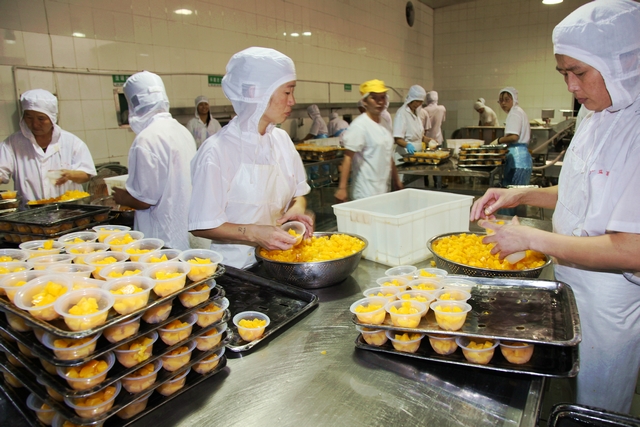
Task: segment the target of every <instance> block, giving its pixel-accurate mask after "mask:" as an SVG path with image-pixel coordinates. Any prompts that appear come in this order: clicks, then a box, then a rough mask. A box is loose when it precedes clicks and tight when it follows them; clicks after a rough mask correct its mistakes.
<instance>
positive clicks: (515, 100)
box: [498, 86, 518, 106]
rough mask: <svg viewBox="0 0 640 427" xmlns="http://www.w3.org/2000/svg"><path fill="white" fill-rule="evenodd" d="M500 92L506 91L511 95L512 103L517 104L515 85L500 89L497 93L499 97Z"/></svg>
mask: <svg viewBox="0 0 640 427" xmlns="http://www.w3.org/2000/svg"><path fill="white" fill-rule="evenodd" d="M502 92H507V93H508V94H509V95H511V98H513V105H514V106H515V105H518V91H517V90H516V88H515V87H511V86H507V87H505V88H504V89H502V90H500V93H498V97H500V95H501V94H502Z"/></svg>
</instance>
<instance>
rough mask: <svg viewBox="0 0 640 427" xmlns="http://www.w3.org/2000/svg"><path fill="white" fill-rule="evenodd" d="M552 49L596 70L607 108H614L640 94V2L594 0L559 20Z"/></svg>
mask: <svg viewBox="0 0 640 427" xmlns="http://www.w3.org/2000/svg"><path fill="white" fill-rule="evenodd" d="M553 52H554V54H556V55H566V56H570V57H571V58H574V59H577V60H578V61H582V62H584V63H585V64H587V65H590V66H591V67H593V68H595V69H596V70H598V71H599V72H600V74H601V75H602V78H603V79H604V82H605V85H606V86H607V90H608V91H609V95H610V96H611V102H612V105H611V107H609V108H607V110H609V111H617V110H620V109H623V108H626V107H628V106H629V105H631V104H632V103H633V102H634V101H635V100H636V98H637V97H638V96H639V95H640V4H638V3H637V2H635V1H631V0H608V1H594V2H590V3H587V4H585V5H584V6H581V7H579V8H578V9H576V10H575V11H573V12H572V13H571V14H570V15H569V16H567V17H566V18H565V19H563V20H562V21H561V22H560V23H559V24H558V25H557V26H556V27H555V28H554V30H553Z"/></svg>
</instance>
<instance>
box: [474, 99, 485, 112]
mask: <svg viewBox="0 0 640 427" xmlns="http://www.w3.org/2000/svg"><path fill="white" fill-rule="evenodd" d="M484 107H485V105H484V104H483V103H482V102H480V101H478V102H476V103H475V104H473V109H474V110H476V111H479V110H482V109H483V108H484Z"/></svg>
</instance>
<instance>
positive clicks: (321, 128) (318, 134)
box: [302, 104, 329, 141]
mask: <svg viewBox="0 0 640 427" xmlns="http://www.w3.org/2000/svg"><path fill="white" fill-rule="evenodd" d="M307 114H308V115H309V117H310V118H311V120H312V122H311V128H309V133H308V134H307V135H306V136H305V137H304V138H303V139H302V140H303V141H306V140H308V139H323V138H328V137H329V130H328V129H327V124H326V123H325V122H324V119H323V118H322V115H321V114H320V109H319V108H318V106H317V105H316V104H311V105H309V106H308V107H307Z"/></svg>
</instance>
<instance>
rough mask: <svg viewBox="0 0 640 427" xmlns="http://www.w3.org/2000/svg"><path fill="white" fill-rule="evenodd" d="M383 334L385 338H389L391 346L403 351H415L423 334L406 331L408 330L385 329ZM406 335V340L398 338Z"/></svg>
mask: <svg viewBox="0 0 640 427" xmlns="http://www.w3.org/2000/svg"><path fill="white" fill-rule="evenodd" d="M385 334H386V335H387V338H389V339H390V340H391V344H393V348H395V349H396V350H398V351H402V352H405V353H415V352H416V351H418V348H420V342H421V341H422V338H423V337H424V334H417V333H408V332H397V331H391V330H386V331H385ZM404 336H407V337H408V338H409V339H408V340H403V339H398V337H404Z"/></svg>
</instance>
